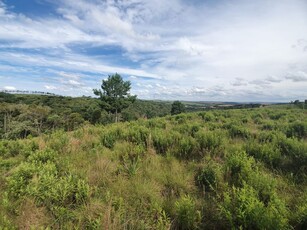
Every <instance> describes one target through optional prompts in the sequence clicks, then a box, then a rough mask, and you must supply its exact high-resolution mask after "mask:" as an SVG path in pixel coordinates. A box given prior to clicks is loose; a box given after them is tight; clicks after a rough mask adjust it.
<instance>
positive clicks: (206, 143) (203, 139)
mask: <svg viewBox="0 0 307 230" xmlns="http://www.w3.org/2000/svg"><path fill="white" fill-rule="evenodd" d="M224 135H225V134H224V133H222V132H218V131H209V132H206V131H198V132H197V133H196V135H195V136H196V140H197V142H198V143H199V147H200V150H201V151H202V152H207V151H208V152H213V153H214V152H216V151H218V150H221V149H222V147H223V144H224Z"/></svg>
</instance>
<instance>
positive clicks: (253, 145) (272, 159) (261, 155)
mask: <svg viewBox="0 0 307 230" xmlns="http://www.w3.org/2000/svg"><path fill="white" fill-rule="evenodd" d="M245 150H246V152H247V154H248V155H250V156H253V157H254V158H255V159H257V160H260V161H262V162H264V163H265V164H267V165H269V166H271V167H275V168H276V167H280V163H281V161H282V159H281V153H280V151H279V149H278V147H277V146H276V145H274V144H272V143H262V144H259V143H257V142H255V141H249V142H247V144H246V145H245Z"/></svg>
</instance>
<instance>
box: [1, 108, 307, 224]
mask: <svg viewBox="0 0 307 230" xmlns="http://www.w3.org/2000/svg"><path fill="white" fill-rule="evenodd" d="M306 138H307V113H306V111H304V110H299V109H279V108H277V107H276V108H274V107H273V108H270V109H267V108H258V109H246V110H213V111H208V112H197V113H187V114H180V115H176V116H167V117H164V118H154V119H149V120H145V119H143V120H138V121H134V122H126V123H118V124H112V125H107V126H92V125H86V126H83V127H81V128H79V129H77V130H75V131H73V132H64V131H56V132H55V133H53V134H48V135H41V136H39V137H36V138H27V139H24V140H2V141H0V173H1V174H0V181H1V182H0V186H1V189H0V199H1V203H0V212H1V215H0V226H1V227H2V228H7V229H14V228H15V229H29V228H30V227H32V228H34V229H37V228H40V227H43V228H46V227H50V228H64V229H67V228H68V229H73V228H76V229H230V228H240V227H241V228H243V229H292V228H294V229H306V226H307V202H306V201H307V192H306V191H307V183H306V179H307V173H306V171H307V142H306Z"/></svg>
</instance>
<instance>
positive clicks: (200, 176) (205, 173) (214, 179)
mask: <svg viewBox="0 0 307 230" xmlns="http://www.w3.org/2000/svg"><path fill="white" fill-rule="evenodd" d="M218 170H219V169H218V168H217V166H216V165H214V164H213V162H209V163H208V164H207V165H205V166H204V167H203V168H200V169H199V170H198V172H197V173H196V176H195V181H196V185H197V186H198V187H200V188H201V189H202V190H204V191H205V192H206V191H208V192H210V191H214V190H216V187H217V184H218V174H219V172H218Z"/></svg>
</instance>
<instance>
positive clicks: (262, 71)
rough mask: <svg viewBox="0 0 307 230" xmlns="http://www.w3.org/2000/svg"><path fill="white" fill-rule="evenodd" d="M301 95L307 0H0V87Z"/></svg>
mask: <svg viewBox="0 0 307 230" xmlns="http://www.w3.org/2000/svg"><path fill="white" fill-rule="evenodd" d="M116 72H117V73H119V74H121V75H122V76H123V77H124V79H125V80H130V81H131V83H132V93H133V94H137V95H138V97H139V98H142V99H171V100H176V99H180V100H203V101H213V100H214V101H286V102H287V101H290V100H295V99H300V100H303V99H307V1H306V0H257V1H254V0H167V1H166V0H0V90H10V89H18V90H39V91H46V92H51V93H56V94H61V95H71V96H80V95H90V96H94V95H93V93H92V89H93V88H99V87H100V84H101V80H102V79H105V78H106V77H107V76H108V75H109V74H114V73H116Z"/></svg>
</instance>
